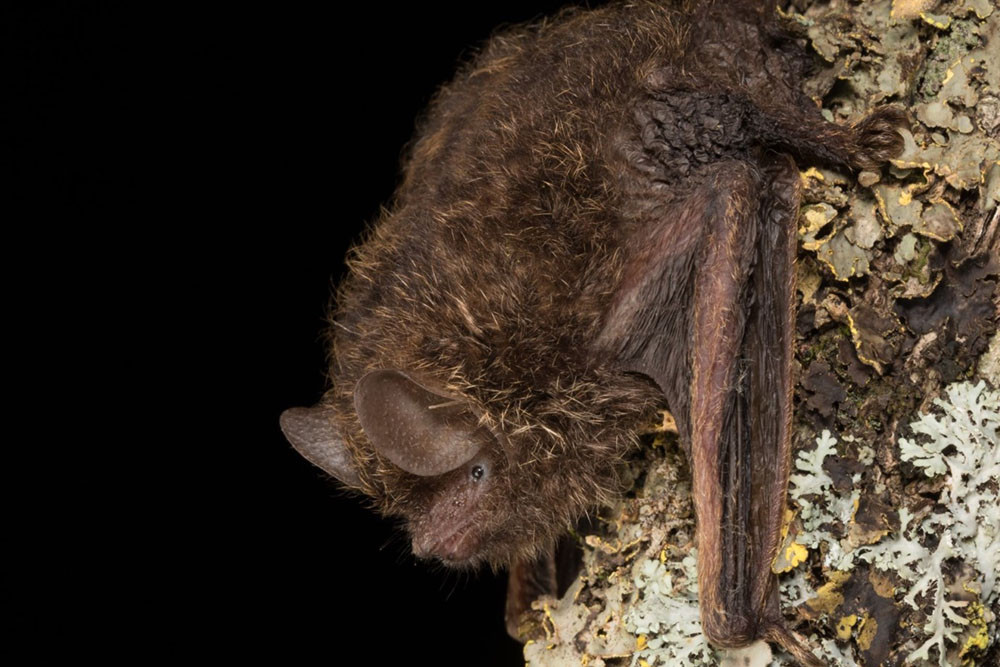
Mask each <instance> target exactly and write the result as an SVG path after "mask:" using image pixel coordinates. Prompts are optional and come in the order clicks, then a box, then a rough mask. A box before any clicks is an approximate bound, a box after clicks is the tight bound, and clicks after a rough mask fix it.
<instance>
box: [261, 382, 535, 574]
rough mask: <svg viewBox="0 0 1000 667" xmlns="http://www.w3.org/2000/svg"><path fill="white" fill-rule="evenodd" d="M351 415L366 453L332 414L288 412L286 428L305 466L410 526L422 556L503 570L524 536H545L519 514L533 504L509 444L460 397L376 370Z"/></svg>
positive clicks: (358, 392) (361, 386)
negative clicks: (516, 474) (520, 483)
mask: <svg viewBox="0 0 1000 667" xmlns="http://www.w3.org/2000/svg"><path fill="white" fill-rule="evenodd" d="M354 408H355V411H356V413H357V421H358V422H359V423H360V426H361V429H362V431H363V438H364V440H365V441H366V445H367V446H363V447H361V448H360V449H356V448H352V447H348V446H345V444H344V439H343V438H342V437H341V433H340V432H339V428H338V426H337V421H338V420H336V419H335V415H334V414H333V411H332V409H331V408H329V407H327V406H323V405H320V406H317V407H314V408H293V409H291V410H287V411H285V413H284V414H283V415H282V417H281V427H282V430H283V431H284V433H285V435H286V437H287V438H288V440H289V441H290V442H291V443H292V445H293V446H294V447H295V448H296V449H297V450H298V451H299V452H300V453H301V454H302V455H303V456H305V458H307V459H308V460H310V461H311V462H312V463H314V464H316V465H318V466H320V467H321V468H323V469H324V470H326V471H327V472H329V473H330V474H332V475H333V476H334V477H336V478H337V479H339V480H340V481H341V482H343V483H344V484H346V485H348V486H351V487H355V488H358V489H361V490H363V491H365V492H367V493H369V494H370V495H372V496H373V497H375V499H376V500H377V501H379V503H378V504H379V505H380V506H381V507H382V509H383V510H384V511H385V512H386V513H387V514H390V515H394V516H399V517H402V518H403V519H405V521H406V524H407V529H408V532H409V533H410V536H411V538H412V546H413V553H414V554H415V555H416V556H418V557H421V558H434V559H438V560H440V561H441V562H443V563H445V564H447V565H452V566H457V567H463V566H474V565H477V564H478V563H480V562H490V563H492V564H494V565H502V564H506V563H507V562H509V560H510V559H511V558H513V557H514V556H516V555H518V553H520V552H523V551H525V547H526V545H525V540H524V535H525V534H526V533H531V532H534V533H535V534H537V535H542V534H543V533H544V532H545V531H541V530H539V529H538V527H537V526H535V527H534V528H533V529H532V527H531V526H528V525H525V524H526V523H527V521H526V517H527V516H530V515H531V514H532V513H531V512H530V511H528V512H527V514H523V513H519V512H518V508H517V507H516V506H515V505H516V504H518V503H521V504H523V503H525V502H527V499H526V498H518V497H517V494H516V492H515V491H514V488H513V487H512V485H511V484H510V462H509V461H508V460H507V456H506V455H505V447H504V445H503V444H502V443H504V442H505V436H504V435H503V433H502V432H500V431H498V430H496V429H495V428H493V427H491V426H490V425H489V424H488V420H484V419H482V414H481V413H480V411H479V410H477V409H476V408H474V407H473V405H472V404H471V403H470V402H469V401H468V400H465V399H463V397H462V396H461V395H458V394H457V393H455V392H447V391H444V390H441V389H437V388H435V389H430V388H429V387H428V386H427V383H426V382H419V381H417V380H415V379H414V378H413V377H412V376H411V375H410V374H408V373H405V372H403V371H399V370H390V369H380V370H375V371H371V372H369V373H367V374H365V375H364V376H363V377H362V378H361V379H360V380H359V381H358V382H357V384H356V386H355V389H354ZM369 446H370V447H369ZM366 454H367V455H368V456H366ZM371 454H374V456H371ZM363 480H364V481H363ZM519 518H521V520H520V521H519V520H518V519H519ZM531 546H533V545H527V547H528V548H529V549H530V548H531Z"/></svg>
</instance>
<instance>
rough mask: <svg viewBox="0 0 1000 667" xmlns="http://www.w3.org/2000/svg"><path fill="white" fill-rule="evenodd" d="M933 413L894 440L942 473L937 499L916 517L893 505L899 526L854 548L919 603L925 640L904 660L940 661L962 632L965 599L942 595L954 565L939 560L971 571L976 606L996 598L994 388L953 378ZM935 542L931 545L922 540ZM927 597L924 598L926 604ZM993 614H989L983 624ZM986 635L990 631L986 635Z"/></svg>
mask: <svg viewBox="0 0 1000 667" xmlns="http://www.w3.org/2000/svg"><path fill="white" fill-rule="evenodd" d="M934 405H935V406H936V407H937V408H938V412H937V413H926V414H922V415H920V416H919V417H918V418H917V419H916V420H915V421H914V422H912V423H911V424H910V428H911V430H912V431H913V433H914V437H913V438H901V439H900V441H899V447H900V456H901V458H902V459H903V460H904V461H909V462H910V463H911V464H913V465H914V466H916V467H917V468H919V469H920V470H922V471H923V472H924V474H926V475H927V476H928V477H940V476H944V475H947V482H946V485H945V488H944V491H943V493H942V497H941V498H940V500H939V504H938V505H937V506H936V507H935V509H934V510H933V511H931V512H930V513H929V514H928V515H927V516H926V517H925V518H924V519H923V520H922V521H920V522H916V521H914V520H913V519H914V516H913V514H912V513H911V512H910V511H909V510H908V509H907V508H905V507H904V508H902V509H900V511H899V520H900V527H899V530H898V531H896V533H895V534H894V536H893V537H892V538H890V539H884V540H882V541H881V542H879V543H878V544H876V545H873V546H866V547H862V548H861V549H859V550H858V556H859V557H860V558H861V559H863V560H866V561H868V562H870V563H872V564H873V565H874V566H875V567H876V568H878V569H879V570H882V571H886V572H894V573H896V574H897V575H898V576H899V577H900V578H901V579H903V580H904V581H905V582H907V583H909V584H910V585H909V588H908V589H907V593H906V595H905V596H904V598H903V600H904V601H905V602H906V603H907V604H908V605H909V606H910V607H912V608H913V609H922V608H923V609H925V610H926V611H927V614H926V616H927V621H926V623H925V624H924V625H923V626H922V627H921V631H922V636H923V638H926V639H925V641H924V642H923V644H921V645H920V646H919V647H918V648H917V649H916V650H915V651H913V652H911V653H910V654H909V656H908V657H907V662H909V663H918V664H919V663H921V662H923V663H932V658H931V651H932V649H934V651H935V652H936V654H937V659H936V663H933V664H938V665H942V666H943V665H947V664H948V660H949V651H950V650H951V648H952V647H955V646H956V644H957V642H958V641H959V639H960V638H961V637H962V636H963V635H964V634H965V633H966V631H967V628H966V626H968V624H969V620H968V619H967V618H966V612H965V609H966V607H967V606H968V605H969V600H968V599H966V598H964V597H957V596H953V595H951V594H950V589H949V582H950V581H952V579H953V577H954V575H953V574H950V572H954V571H955V570H954V569H951V570H949V568H948V567H946V562H947V561H949V560H952V559H958V560H960V561H961V562H962V563H963V564H964V565H965V566H966V567H968V568H970V569H971V571H972V572H974V575H973V576H974V577H975V582H974V583H975V584H977V586H976V588H978V591H976V590H975V589H974V588H970V587H969V586H964V587H963V588H964V590H966V591H969V592H978V595H979V599H980V602H981V604H983V605H984V606H985V607H989V606H990V605H992V604H993V602H994V601H995V600H996V599H997V593H998V591H997V587H996V583H997V578H998V573H1000V505H998V503H997V489H998V488H1000V443H998V440H997V431H998V428H1000V392H998V391H994V390H991V389H989V388H987V386H986V383H985V382H982V381H980V382H979V383H978V384H972V383H970V382H962V383H956V384H953V385H951V386H949V387H948V389H947V399H946V400H942V399H936V400H935V401H934ZM935 541H936V545H935V546H933V547H931V546H927V544H934V542H935ZM928 600H929V602H927V601H928ZM995 620H996V619H990V627H991V630H992V628H993V624H994V623H995ZM990 636H992V632H991V633H990Z"/></svg>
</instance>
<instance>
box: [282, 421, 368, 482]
mask: <svg viewBox="0 0 1000 667" xmlns="http://www.w3.org/2000/svg"><path fill="white" fill-rule="evenodd" d="M281 430H282V432H283V433H284V434H285V437H286V438H288V442H290V443H292V447H294V448H295V449H296V451H298V453H299V454H301V455H302V456H304V457H306V459H308V461H309V462H310V463H313V464H315V465H317V466H319V467H320V468H322V469H323V470H325V471H327V472H328V473H330V474H331V475H333V476H334V477H336V478H337V479H339V480H340V481H341V482H343V483H344V484H347V485H348V486H361V480H360V479H359V478H358V471H357V468H355V467H354V457H352V456H351V453H350V452H349V451H348V450H347V448H346V447H344V441H343V440H342V439H341V437H340V433H339V432H338V431H337V427H336V426H335V425H334V423H333V410H331V409H330V408H329V407H327V406H324V405H317V406H315V407H312V408H291V409H289V410H285V411H284V412H282V413H281Z"/></svg>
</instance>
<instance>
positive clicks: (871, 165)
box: [851, 106, 910, 169]
mask: <svg viewBox="0 0 1000 667" xmlns="http://www.w3.org/2000/svg"><path fill="white" fill-rule="evenodd" d="M909 125H910V123H909V119H908V118H907V117H906V114H905V113H904V112H903V110H902V109H899V108H897V107H891V106H883V107H879V108H877V109H875V111H873V112H871V113H870V114H868V115H867V116H865V118H864V119H863V120H861V121H860V122H858V123H857V124H855V125H854V127H853V128H851V129H852V132H853V134H854V137H853V143H854V146H853V148H852V150H851V166H853V167H855V168H858V169H877V168H878V167H880V166H881V165H883V164H884V163H886V162H887V161H889V160H891V159H892V158H894V157H896V156H898V155H899V154H900V153H902V152H903V135H901V134H900V133H899V132H898V131H897V130H898V129H900V128H905V127H909Z"/></svg>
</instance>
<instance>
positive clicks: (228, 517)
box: [4, 2, 599, 666]
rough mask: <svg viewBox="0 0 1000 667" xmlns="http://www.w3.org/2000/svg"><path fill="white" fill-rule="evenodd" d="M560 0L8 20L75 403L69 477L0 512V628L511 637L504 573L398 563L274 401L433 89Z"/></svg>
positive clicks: (294, 400)
mask: <svg viewBox="0 0 1000 667" xmlns="http://www.w3.org/2000/svg"><path fill="white" fill-rule="evenodd" d="M133 4H134V3H133ZM563 4H565V3H560V2H531V3H529V2H504V3H496V6H493V7H491V6H476V7H475V8H474V9H470V6H469V5H466V4H455V5H451V6H449V5H447V4H437V3H434V4H433V5H432V6H425V5H424V4H423V3H421V4H419V5H403V6H400V7H395V6H393V7H388V6H384V5H382V4H376V3H367V4H366V5H362V6H352V7H351V8H350V12H349V13H347V10H344V12H343V13H338V12H335V11H332V10H331V9H330V8H326V7H323V6H317V5H305V4H303V5H301V6H294V5H268V6H264V5H254V4H241V5H233V6H229V7H227V6H224V5H213V6H212V8H208V9H207V8H206V7H204V6H200V7H186V8H180V7H177V6H174V5H170V6H162V7H160V8H157V9H150V8H148V7H144V8H136V7H134V6H130V5H124V4H121V5H115V4H112V3H93V4H92V5H91V6H90V7H88V8H86V9H80V8H79V5H67V6H61V7H60V6H48V5H47V6H46V7H45V8H38V7H31V8H29V9H23V10H17V11H14V12H13V13H12V14H9V15H8V16H6V17H5V18H4V25H5V28H4V30H5V31H6V36H5V37H6V38H5V43H6V44H7V48H8V55H9V57H8V58H7V62H6V65H5V66H7V67H10V68H11V70H10V74H11V77H12V78H10V79H9V80H11V81H13V83H14V85H13V92H14V96H13V103H12V105H11V107H12V108H13V110H14V112H15V120H14V121H13V122H12V123H11V124H10V125H9V126H8V128H7V129H6V130H5V143H6V144H7V148H8V149H11V150H9V151H7V157H5V158H4V162H5V174H4V175H5V177H6V179H7V182H8V183H11V184H13V187H11V190H10V191H11V195H12V210H14V209H17V208H18V207H19V206H26V209H25V210H26V211H27V212H26V213H24V214H23V217H20V216H19V217H17V218H16V219H15V223H16V224H15V225H13V226H14V228H15V231H14V232H12V234H14V235H15V236H16V237H17V239H18V240H23V241H24V243H20V244H18V243H15V244H14V247H15V248H19V249H22V250H23V251H24V252H27V253H30V252H33V249H34V248H39V247H41V248H43V249H44V251H43V252H42V253H40V256H46V257H49V258H51V264H48V265H47V266H51V267H52V268H51V269H45V270H43V271H42V273H44V274H45V279H46V280H45V285H46V287H45V288H43V289H44V290H45V291H44V293H43V298H42V299H40V301H42V302H43V303H44V306H43V308H44V309H45V310H47V311H48V316H49V317H51V318H52V319H50V320H46V324H45V325H43V327H41V328H43V329H47V330H48V332H47V333H48V334H49V335H51V336H52V338H51V340H49V341H48V343H47V346H46V349H47V350H48V352H47V354H48V355H49V358H50V359H52V360H54V361H55V364H56V366H58V367H60V369H61V370H60V371H59V372H58V373H55V372H53V374H52V376H49V377H48V378H47V381H48V382H49V384H48V386H46V388H45V390H44V392H45V394H44V395H45V396H52V395H53V394H56V395H57V396H62V397H63V398H65V397H66V395H67V393H69V394H70V395H71V396H72V397H73V401H71V402H72V403H73V404H74V405H80V406H82V405H84V404H85V403H86V405H87V406H88V407H86V408H83V409H82V410H81V417H80V421H79V422H76V423H73V424H72V428H73V430H74V433H75V437H74V438H73V440H72V441H71V442H70V444H71V445H72V446H71V447H70V450H69V451H70V452H71V453H70V455H69V456H70V458H72V457H79V459H78V460H74V462H73V465H61V466H58V468H59V469H60V470H61V471H63V472H65V473H67V479H72V480H73V481H72V482H70V481H66V482H65V483H59V484H51V486H58V487H59V488H60V491H61V492H64V494H63V495H64V496H65V499H61V500H60V501H59V503H58V509H55V510H52V509H41V505H38V506H32V509H30V510H29V511H23V512H22V511H19V512H17V513H16V517H15V518H14V523H15V525H14V526H13V530H15V531H16V534H17V543H18V545H19V546H20V547H23V548H19V549H17V550H16V553H15V556H17V555H21V556H23V557H22V558H20V559H19V560H18V566H17V567H13V568H11V569H10V570H8V572H9V574H8V575H7V577H6V581H5V587H6V588H7V589H8V592H13V593H14V598H13V599H14V600H15V602H14V604H13V608H14V609H15V610H16V612H17V613H16V614H15V616H16V617H17V620H16V621H15V622H14V625H13V626H12V635H13V636H19V637H20V638H21V639H26V638H28V637H29V636H30V637H32V638H35V639H33V640H32V650H33V651H35V654H36V655H42V654H44V652H45V651H47V650H56V649H57V648H67V647H70V648H72V650H74V651H76V652H77V655H89V654H91V653H96V654H99V655H106V656H112V655H128V656H130V657H131V658H142V659H145V658H148V657H150V656H166V655H171V656H176V657H205V656H206V655H208V656H215V657H226V656H230V657H231V656H233V655H237V654H240V655H242V654H246V655H250V656H254V657H257V658H263V657H265V656H269V655H275V656H281V657H282V658H285V659H287V658H290V656H292V655H294V654H311V655H313V656H315V660H316V661H317V662H319V661H322V662H323V663H324V664H334V665H340V664H403V663H404V661H406V660H408V659H416V660H430V661H432V664H435V665H487V666H490V665H517V664H521V659H520V647H519V645H518V644H516V643H515V642H513V641H512V640H510V639H509V638H507V637H506V634H505V631H504V625H503V602H504V592H505V587H506V581H505V576H504V575H503V574H499V575H497V574H492V573H489V572H482V573H478V574H470V573H457V572H454V571H446V570H444V569H442V568H440V567H434V566H432V565H428V564H426V563H418V562H417V561H415V559H414V558H413V557H412V556H411V555H410V553H409V545H408V544H407V540H406V538H405V536H404V534H403V533H402V532H401V530H400V529H399V528H398V527H395V526H393V525H392V524H391V523H390V522H388V521H386V520H383V519H380V518H378V517H376V516H375V515H374V514H373V513H371V512H370V511H368V510H367V509H366V508H365V506H364V502H363V499H359V498H356V497H350V496H349V495H347V494H345V493H343V492H342V491H340V490H339V489H338V488H337V486H336V484H335V483H334V482H332V481H331V480H329V479H328V478H325V477H324V475H323V474H322V473H321V472H320V471H319V470H317V469H316V468H314V467H312V466H311V465H309V464H308V463H307V462H306V461H304V460H303V459H301V458H300V457H299V456H298V455H297V454H296V453H295V452H294V451H293V450H292V449H291V447H290V446H289V445H288V444H287V443H286V442H285V440H284V438H283V437H282V435H281V433H280V430H279V428H278V416H279V414H280V413H281V411H282V410H284V409H285V408H288V407H292V406H297V405H310V404H312V403H313V402H315V401H316V400H317V399H318V398H319V397H320V395H321V393H322V391H323V390H324V388H325V386H326V385H325V379H324V366H325V353H326V351H325V349H324V345H323V342H322V340H321V333H322V329H323V316H324V313H325V309H326V304H327V300H328V298H329V296H330V294H331V289H332V288H331V286H332V285H333V284H335V282H336V281H337V280H338V279H339V277H340V276H341V275H342V272H343V265H342V258H343V257H344V254H345V251H346V249H347V248H348V247H349V245H350V243H351V242H352V241H353V240H355V239H356V238H357V236H358V234H359V233H360V231H361V230H362V229H363V227H364V225H365V224H366V223H370V222H371V221H373V220H375V219H376V217H377V215H378V211H379V207H380V206H381V205H384V204H386V203H387V202H388V200H389V198H390V196H391V194H392V192H393V189H394V187H395V184H396V182H397V180H398V175H399V159H400V156H401V152H402V150H403V147H404V145H405V143H406V142H407V140H409V139H410V137H411V135H412V132H413V128H414V122H415V119H416V118H417V116H418V114H419V113H420V111H421V110H422V109H423V108H424V106H425V105H426V104H427V102H428V101H429V99H430V97H431V95H432V94H433V92H434V90H435V89H436V87H437V86H439V85H441V84H442V83H444V82H446V81H447V80H448V79H449V77H450V75H451V74H452V72H453V71H454V70H455V68H456V66H457V64H458V63H459V62H461V61H463V60H464V59H467V58H469V57H471V55H472V54H473V53H474V50H475V48H476V46H477V45H479V44H481V43H482V42H483V41H484V40H485V39H487V38H488V37H489V35H490V34H491V33H492V32H493V31H494V30H496V29H497V28H498V27H502V26H504V25H509V24H511V23H517V22H522V21H526V20H530V19H535V18H539V17H541V16H544V15H546V14H551V13H552V12H553V11H555V10H556V9H557V8H558V7H560V6H562V5H563ZM591 4H599V3H591ZM38 285H39V286H41V285H42V281H41V279H39V282H38ZM67 330H68V331H69V334H68V335H64V332H66V331H67ZM67 339H68V340H67ZM69 362H72V363H69ZM67 368H68V369H69V370H67ZM56 376H58V380H57V381H54V378H55V377H56ZM43 380H45V378H43ZM53 386H55V387H56V388H55V389H54V388H53ZM88 401H93V403H88ZM55 421H56V422H60V420H55ZM66 421H70V420H66ZM60 425H62V424H61V423H60ZM84 425H85V426H84ZM81 442H87V443H89V444H87V446H86V447H83V446H80V443H81ZM46 451H49V450H46ZM46 455H48V454H46ZM84 459H86V461H84ZM77 463H79V465H80V467H79V468H77V467H75V464H77ZM84 465H86V466H87V469H88V474H87V475H86V476H84V475H83V474H82V470H83V469H84ZM12 469H13V468H12ZM44 470H45V471H48V470H51V467H45V468H44ZM43 474H46V475H48V474H49V473H48V472H44V473H43ZM52 474H53V475H56V474H61V473H56V472H53V473H52ZM84 477H85V479H84ZM33 488H35V489H38V486H37V485H34V486H33ZM46 488H48V487H46ZM39 493H40V492H39ZM37 637H40V638H42V639H41V640H39V639H37ZM71 638H72V639H71ZM352 654H359V655H363V656H368V657H366V658H365V659H362V660H360V661H359V660H352V659H349V658H348V657H347V656H349V655H352Z"/></svg>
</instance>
